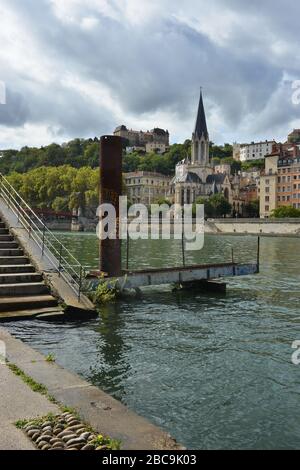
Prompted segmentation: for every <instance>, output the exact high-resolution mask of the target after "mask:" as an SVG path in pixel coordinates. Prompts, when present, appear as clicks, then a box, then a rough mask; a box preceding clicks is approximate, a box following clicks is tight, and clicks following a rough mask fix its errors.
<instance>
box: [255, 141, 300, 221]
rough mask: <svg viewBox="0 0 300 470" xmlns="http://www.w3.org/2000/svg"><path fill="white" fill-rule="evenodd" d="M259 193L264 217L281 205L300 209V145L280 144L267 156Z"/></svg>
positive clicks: (261, 214)
mask: <svg viewBox="0 0 300 470" xmlns="http://www.w3.org/2000/svg"><path fill="white" fill-rule="evenodd" d="M259 194H260V216H261V217H262V218H266V217H270V215H271V213H272V211H273V210H274V209H276V208H277V207H281V206H293V207H295V208H297V209H300V145H297V144H289V143H286V144H278V145H276V147H275V148H274V149H273V153H272V154H270V155H268V156H267V157H266V158H265V170H264V171H263V172H262V175H261V177H260V187H259Z"/></svg>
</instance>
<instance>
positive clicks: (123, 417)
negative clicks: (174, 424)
mask: <svg viewBox="0 0 300 470" xmlns="http://www.w3.org/2000/svg"><path fill="white" fill-rule="evenodd" d="M0 342H2V345H3V344H5V346H6V359H7V361H8V363H11V364H15V365H16V366H17V367H18V368H19V369H21V370H22V371H23V372H24V373H25V374H26V375H27V376H29V377H31V378H32V379H33V380H34V381H36V382H37V383H39V384H42V385H44V386H45V387H46V388H47V390H48V393H49V395H50V396H51V397H53V398H54V399H55V400H57V402H59V403H61V404H62V405H64V406H68V407H71V408H74V409H75V410H76V411H77V412H78V414H79V416H80V417H81V419H82V421H84V422H85V423H87V424H89V425H90V426H91V427H92V428H93V429H95V431H97V432H99V433H101V434H104V435H107V436H109V437H111V438H112V439H116V440H120V441H121V449H122V450H160V449H163V450H168V449H170V450H176V449H180V448H181V449H182V447H180V446H179V445H178V444H177V443H176V441H175V440H174V439H172V438H171V436H170V435H169V434H167V433H166V432H164V431H163V430H161V429H159V428H158V427H156V426H154V425H153V424H151V423H150V422H148V421H147V420H146V419H144V418H142V417H140V416H138V415H137V414H135V413H134V412H132V411H130V410H129V409H128V408H127V407H125V406H124V405H122V404H121V403H120V402H118V401H117V400H115V399H114V398H112V397H111V396H109V395H107V394H106V393H104V392H103V391H101V390H100V389H98V388H97V387H94V386H92V385H91V384H89V383H88V382H86V381H85V380H83V379H81V378H80V377H78V376H77V375H75V374H73V373H71V372H69V371H67V370H65V369H63V368H62V367H60V366H59V365H57V364H56V363H49V362H47V361H46V358H45V357H44V356H43V355H42V354H40V353H39V352H37V351H35V350H33V349H32V348H30V347H29V346H28V345H26V344H24V343H23V342H22V341H20V340H18V339H16V338H14V337H13V336H12V335H11V334H10V333H9V332H8V331H7V330H6V329H5V328H0ZM0 401H1V407H0V449H1V450H3V449H7V450H8V449H20V450H25V449H32V448H33V446H32V444H31V442H30V441H29V440H27V438H26V437H25V434H24V433H23V432H22V431H21V430H19V429H17V428H16V427H15V425H14V423H15V422H16V421H18V420H20V419H32V418H36V417H43V416H45V415H47V414H48V413H58V412H59V407H58V406H57V405H53V404H52V403H50V401H48V399H47V398H46V397H45V396H42V395H40V394H39V393H37V392H33V391H32V390H31V389H30V388H29V387H28V386H27V385H26V384H25V383H24V382H22V380H21V379H20V378H19V377H17V376H15V375H14V374H13V372H11V370H10V369H9V368H8V366H7V365H6V364H0Z"/></svg>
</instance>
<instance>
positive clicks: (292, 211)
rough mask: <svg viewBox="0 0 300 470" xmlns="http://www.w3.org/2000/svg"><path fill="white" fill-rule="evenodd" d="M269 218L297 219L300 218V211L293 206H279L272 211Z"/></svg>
mask: <svg viewBox="0 0 300 470" xmlns="http://www.w3.org/2000/svg"><path fill="white" fill-rule="evenodd" d="M271 217H274V218H276V219H281V218H286V217H291V218H299V217H300V209H296V208H295V207H293V206H281V207H277V209H274V210H273V211H272V213H271Z"/></svg>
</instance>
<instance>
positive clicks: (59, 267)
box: [58, 243, 63, 277]
mask: <svg viewBox="0 0 300 470" xmlns="http://www.w3.org/2000/svg"><path fill="white" fill-rule="evenodd" d="M62 249H63V245H62V243H61V244H60V248H59V262H58V274H59V277H60V271H61V259H62Z"/></svg>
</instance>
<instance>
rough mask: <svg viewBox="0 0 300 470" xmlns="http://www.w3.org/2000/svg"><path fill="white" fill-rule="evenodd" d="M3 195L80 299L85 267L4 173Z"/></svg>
mask: <svg viewBox="0 0 300 470" xmlns="http://www.w3.org/2000/svg"><path fill="white" fill-rule="evenodd" d="M0 197H2V199H3V200H4V202H5V203H6V204H7V207H8V208H10V209H11V210H12V212H13V213H14V214H15V215H16V217H17V218H18V222H19V223H20V224H21V225H22V226H23V227H24V228H25V230H26V231H27V232H28V235H29V238H31V239H32V240H33V241H34V242H35V244H36V245H37V247H38V248H39V250H40V251H41V254H42V257H44V256H45V257H46V258H47V259H48V261H49V262H50V264H51V265H52V266H53V268H54V270H55V271H56V272H58V274H59V276H61V277H62V278H63V279H64V280H65V281H66V282H67V284H68V285H69V286H70V287H71V289H72V290H73V291H74V292H75V293H76V295H77V296H78V300H79V301H80V298H81V293H82V284H83V279H84V276H85V268H84V267H83V266H82V265H81V263H80V262H79V261H78V260H77V259H76V258H75V256H74V255H73V254H72V253H71V252H70V251H69V250H68V249H67V248H66V247H65V246H64V245H63V244H62V243H61V241H59V240H58V238H57V237H56V236H55V235H54V234H53V232H51V230H49V228H48V227H47V226H46V225H45V223H44V222H43V221H42V220H41V219H40V218H39V217H38V215H37V214H36V213H35V212H34V211H33V210H32V208H31V207H30V206H29V205H28V204H27V202H26V201H25V200H24V199H23V198H22V197H21V196H20V194H19V193H18V192H17V191H16V190H15V188H14V187H13V186H12V185H11V184H10V183H9V181H8V180H7V179H6V178H5V177H4V176H3V175H2V173H0Z"/></svg>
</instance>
